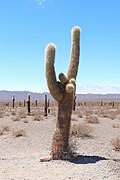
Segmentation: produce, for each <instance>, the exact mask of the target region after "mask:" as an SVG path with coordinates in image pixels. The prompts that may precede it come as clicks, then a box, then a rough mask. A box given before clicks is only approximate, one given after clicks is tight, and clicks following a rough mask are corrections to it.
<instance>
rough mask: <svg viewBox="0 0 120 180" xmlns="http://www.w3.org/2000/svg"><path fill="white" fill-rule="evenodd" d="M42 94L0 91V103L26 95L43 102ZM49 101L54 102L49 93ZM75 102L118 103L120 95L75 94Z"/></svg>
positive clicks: (22, 98)
mask: <svg viewBox="0 0 120 180" xmlns="http://www.w3.org/2000/svg"><path fill="white" fill-rule="evenodd" d="M45 93H46V92H43V93H36V92H30V91H6V90H1V91H0V101H11V100H12V97H13V96H14V95H15V98H16V100H18V101H20V100H26V99H27V95H28V94H30V95H31V100H38V101H43V100H44V94H45ZM47 95H48V98H49V99H50V100H54V99H53V97H52V96H51V94H50V93H47ZM77 101H120V94H90V93H89V94H77Z"/></svg>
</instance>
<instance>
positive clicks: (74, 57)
mask: <svg viewBox="0 0 120 180" xmlns="http://www.w3.org/2000/svg"><path fill="white" fill-rule="evenodd" d="M71 34H72V48H71V58H70V64H69V68H68V72H67V77H68V78H69V79H71V78H74V79H76V76H77V72H78V65H79V55H80V28H79V27H78V26H75V27H74V28H73V29H72V33H71Z"/></svg>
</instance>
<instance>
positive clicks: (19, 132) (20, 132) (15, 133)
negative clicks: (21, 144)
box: [12, 129, 25, 137]
mask: <svg viewBox="0 0 120 180" xmlns="http://www.w3.org/2000/svg"><path fill="white" fill-rule="evenodd" d="M12 135H13V137H21V136H25V130H23V129H19V130H15V131H13V133H12Z"/></svg>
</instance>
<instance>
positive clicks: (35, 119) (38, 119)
mask: <svg viewBox="0 0 120 180" xmlns="http://www.w3.org/2000/svg"><path fill="white" fill-rule="evenodd" d="M33 121H43V118H42V117H41V116H40V115H36V116H35V117H34V118H33Z"/></svg>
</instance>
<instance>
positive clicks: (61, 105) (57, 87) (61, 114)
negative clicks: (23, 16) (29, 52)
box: [45, 26, 80, 159]
mask: <svg viewBox="0 0 120 180" xmlns="http://www.w3.org/2000/svg"><path fill="white" fill-rule="evenodd" d="M79 42H80V28H79V27H77V26H76V27H74V28H73V29H72V52H71V60H70V64H69V67H68V71H67V73H66V75H65V74H63V73H60V74H59V81H57V79H56V73H55V68H54V59H55V51H56V48H55V45H54V44H48V46H47V47H46V51H45V58H46V79H47V85H48V88H49V90H50V93H51V95H52V96H53V98H54V99H55V100H56V101H57V102H58V117H57V123H56V130H55V132H54V135H53V140H52V150H51V156H52V159H69V158H70V157H71V153H70V152H69V143H68V142H69V132H70V124H71V114H72V109H73V102H74V96H75V91H76V76H77V72H78V65H79V54H80V43H79Z"/></svg>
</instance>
